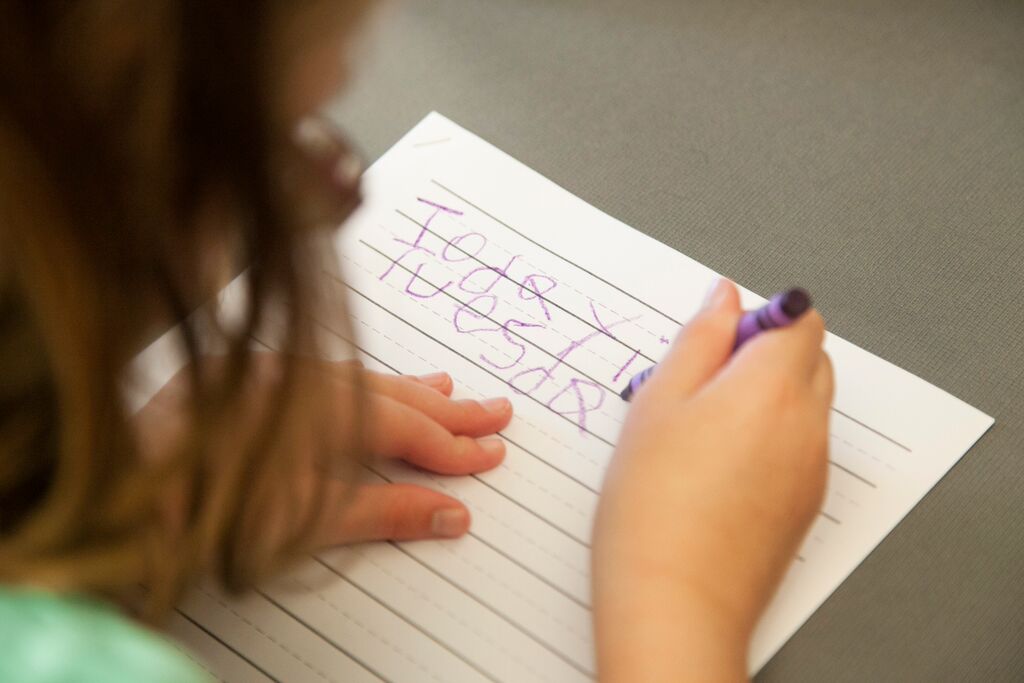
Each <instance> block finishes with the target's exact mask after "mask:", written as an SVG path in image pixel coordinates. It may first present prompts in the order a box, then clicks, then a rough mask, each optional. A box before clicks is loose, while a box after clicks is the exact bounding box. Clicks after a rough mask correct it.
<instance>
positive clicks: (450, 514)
mask: <svg viewBox="0 0 1024 683" xmlns="http://www.w3.org/2000/svg"><path fill="white" fill-rule="evenodd" d="M468 529H469V513H468V512H466V511H465V510H464V509H462V508H449V509H447V510H438V511H437V512H435V513H434V516H433V517H432V518H431V519H430V531H431V533H432V534H434V535H435V536H442V537H444V538H455V537H456V536H461V535H462V534H464V533H466V531H467V530H468Z"/></svg>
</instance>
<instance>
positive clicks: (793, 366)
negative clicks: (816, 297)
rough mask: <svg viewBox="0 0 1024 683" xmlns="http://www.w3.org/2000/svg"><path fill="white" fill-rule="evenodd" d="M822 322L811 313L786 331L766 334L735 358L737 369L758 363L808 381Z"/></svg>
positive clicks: (819, 343) (818, 347)
mask: <svg viewBox="0 0 1024 683" xmlns="http://www.w3.org/2000/svg"><path fill="white" fill-rule="evenodd" d="M824 340H825V321H824V320H823V319H822V317H821V314H820V313H818V312H817V311H816V310H814V309H811V310H809V311H807V313H805V314H804V315H802V316H800V319H799V320H797V321H796V322H794V323H793V324H792V325H789V326H787V327H783V328H779V329H775V330H769V331H768V332H765V333H763V334H759V335H758V336H757V337H755V338H754V339H751V340H750V341H749V342H747V343H746V344H745V345H744V346H743V347H742V348H741V349H740V350H739V351H738V352H737V354H736V362H737V365H738V366H745V365H747V364H748V363H761V364H766V367H768V366H770V367H771V368H772V369H774V370H778V371H781V372H783V373H786V374H792V375H793V376H794V377H799V378H807V379H810V377H811V375H812V374H813V373H814V371H815V370H816V369H817V367H818V363H819V361H820V356H821V348H822V343H823V342H824Z"/></svg>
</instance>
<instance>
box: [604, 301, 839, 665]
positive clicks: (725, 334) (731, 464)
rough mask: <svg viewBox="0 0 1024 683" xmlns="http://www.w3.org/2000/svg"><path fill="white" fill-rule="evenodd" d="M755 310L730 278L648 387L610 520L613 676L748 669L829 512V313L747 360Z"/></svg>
mask: <svg viewBox="0 0 1024 683" xmlns="http://www.w3.org/2000/svg"><path fill="white" fill-rule="evenodd" d="M741 315H742V311H741V309H740V304H739V296H738V293H737V291H736V288H735V286H734V285H733V284H732V283H730V282H728V281H722V282H719V283H718V285H717V286H716V287H715V288H714V289H713V290H712V292H711V294H710V295H709V298H708V302H707V303H706V304H705V307H704V309H703V310H702V311H701V312H700V313H699V314H698V315H697V317H696V318H694V319H693V320H692V321H691V322H690V324H689V325H687V326H686V328H685V329H684V330H683V331H682V332H681V333H680V335H679V338H678V339H677V340H676V342H675V344H674V346H673V347H672V349H671V351H670V352H669V354H668V356H667V357H666V358H665V360H664V361H663V362H662V363H661V364H660V365H659V367H658V370H657V371H656V372H655V374H654V375H653V376H652V377H651V378H650V380H649V381H648V382H647V383H646V384H645V385H644V386H643V388H642V389H641V390H640V391H639V392H638V394H637V395H636V397H635V398H634V401H633V406H632V408H631V410H630V413H629V416H628V418H627V420H626V423H625V426H624V428H623V430H622V434H621V437H620V440H619V443H618V447H617V449H616V454H615V458H614V460H613V462H612V464H611V467H610V468H609V470H608V474H607V478H606V480H605V484H604V488H603V491H602V494H601V499H600V503H599V508H598V515H597V520H596V523H595V533H594V547H593V556H592V562H593V595H594V603H593V607H594V623H595V631H596V638H597V649H598V665H599V670H600V673H601V679H602V680H603V681H619V680H623V681H626V680H629V681H638V680H643V681H661V680H665V681H669V680H671V681H685V680H701V681H704V680H708V681H710V680H738V679H743V678H745V677H746V653H747V648H748V642H749V639H750V635H751V632H752V631H753V628H754V626H755V624H756V623H757V619H758V618H759V616H760V614H761V611H762V610H763V609H764V607H765V606H766V604H767V602H768V600H769V599H770V597H771V595H772V593H773V591H774V590H775V587H776V586H777V584H778V582H779V581H780V580H781V577H782V575H783V574H784V572H785V570H786V567H788V565H789V564H790V562H792V561H793V559H794V556H795V555H796V552H797V549H798V547H799V545H800V542H801V539H802V538H803V536H804V534H805V533H806V530H807V528H808V527H809V525H810V523H811V522H812V521H813V519H814V518H815V516H816V515H817V513H818V511H819V509H820V505H821V502H822V498H823V494H824V487H825V479H826V474H827V469H828V456H827V446H828V415H829V406H830V404H831V399H832V369H831V365H830V363H829V360H828V357H827V356H826V355H825V354H824V352H823V351H822V340H823V333H824V324H823V322H822V319H821V317H820V316H819V315H818V314H817V313H816V312H815V311H811V312H809V313H808V314H806V315H804V316H803V317H802V318H801V319H800V320H799V321H798V322H797V323H795V324H793V325H792V326H790V327H788V328H785V329H780V330H774V331H771V332H769V333H766V334H763V335H760V336H759V337H757V338H755V339H754V340H752V341H750V342H748V343H747V344H746V345H745V346H744V347H743V348H742V349H741V350H740V351H739V352H737V353H736V354H735V355H734V356H731V351H732V347H733V343H734V339H735V331H736V325H737V322H738V320H739V318H740V316H741Z"/></svg>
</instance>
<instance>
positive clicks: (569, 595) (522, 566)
mask: <svg viewBox="0 0 1024 683" xmlns="http://www.w3.org/2000/svg"><path fill="white" fill-rule="evenodd" d="M469 535H470V536H472V537H473V538H475V539H476V540H478V541H480V542H481V543H483V544H484V545H485V546H487V547H488V548H490V549H491V550H493V551H494V552H496V553H498V554H499V555H501V556H502V557H504V558H505V559H506V560H508V561H509V562H511V563H512V564H514V565H516V566H517V567H519V568H520V569H522V570H523V571H525V572H526V573H527V574H530V575H531V576H533V577H534V578H535V579H537V580H538V581H540V582H541V583H543V584H546V585H547V586H548V588H551V589H552V590H554V591H557V592H558V593H561V594H562V596H563V597H565V598H566V599H568V600H571V601H573V602H574V603H576V604H577V605H579V606H580V607H582V608H583V609H585V610H590V605H588V604H587V603H585V602H583V601H582V600H580V599H579V598H577V597H576V596H575V595H573V594H572V593H569V592H568V591H566V590H565V589H563V588H561V587H560V586H558V585H557V584H555V583H553V582H551V581H550V580H549V579H547V578H546V577H544V576H541V575H540V574H538V573H537V572H535V571H534V570H532V569H530V568H529V567H528V566H526V565H525V564H523V563H522V562H520V561H519V560H518V559H516V558H515V557H513V556H511V555H509V554H508V553H507V552H505V551H504V550H502V549H501V548H499V547H498V546H496V545H494V544H493V543H491V542H490V541H488V540H487V539H485V538H481V537H480V536H478V535H477V534H475V533H473V532H472V531H470V532H469Z"/></svg>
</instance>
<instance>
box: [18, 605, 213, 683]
mask: <svg viewBox="0 0 1024 683" xmlns="http://www.w3.org/2000/svg"><path fill="white" fill-rule="evenodd" d="M210 680H211V679H210V678H209V677H208V676H207V675H206V673H205V672H204V671H203V670H202V669H201V668H200V667H199V666H198V665H197V664H196V663H195V662H193V661H192V660H191V659H189V658H188V657H187V656H186V655H185V654H183V653H182V652H181V651H179V650H178V649H177V648H175V647H174V646H173V645H172V644H171V643H170V642H168V641H167V640H164V639H163V638H161V637H160V636H158V635H157V634H155V633H152V632H150V631H148V630H146V629H145V628H142V627H141V626H138V625H136V624H134V623H132V622H131V621H129V620H128V619H126V618H125V617H123V616H121V615H120V614H118V613H117V612H116V611H115V610H114V609H112V608H110V607H108V606H106V605H103V604H102V603H99V602H96V601H93V600H89V599H86V598H79V597H67V596H61V595H57V594H53V593H47V592H44V591H35V590H14V589H8V588H2V587H0V681H23V682H24V683H70V682H71V681H74V682H75V683H122V682H124V683H127V682H128V681H131V682H132V683H135V682H136V681H147V682H151V683H210Z"/></svg>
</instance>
